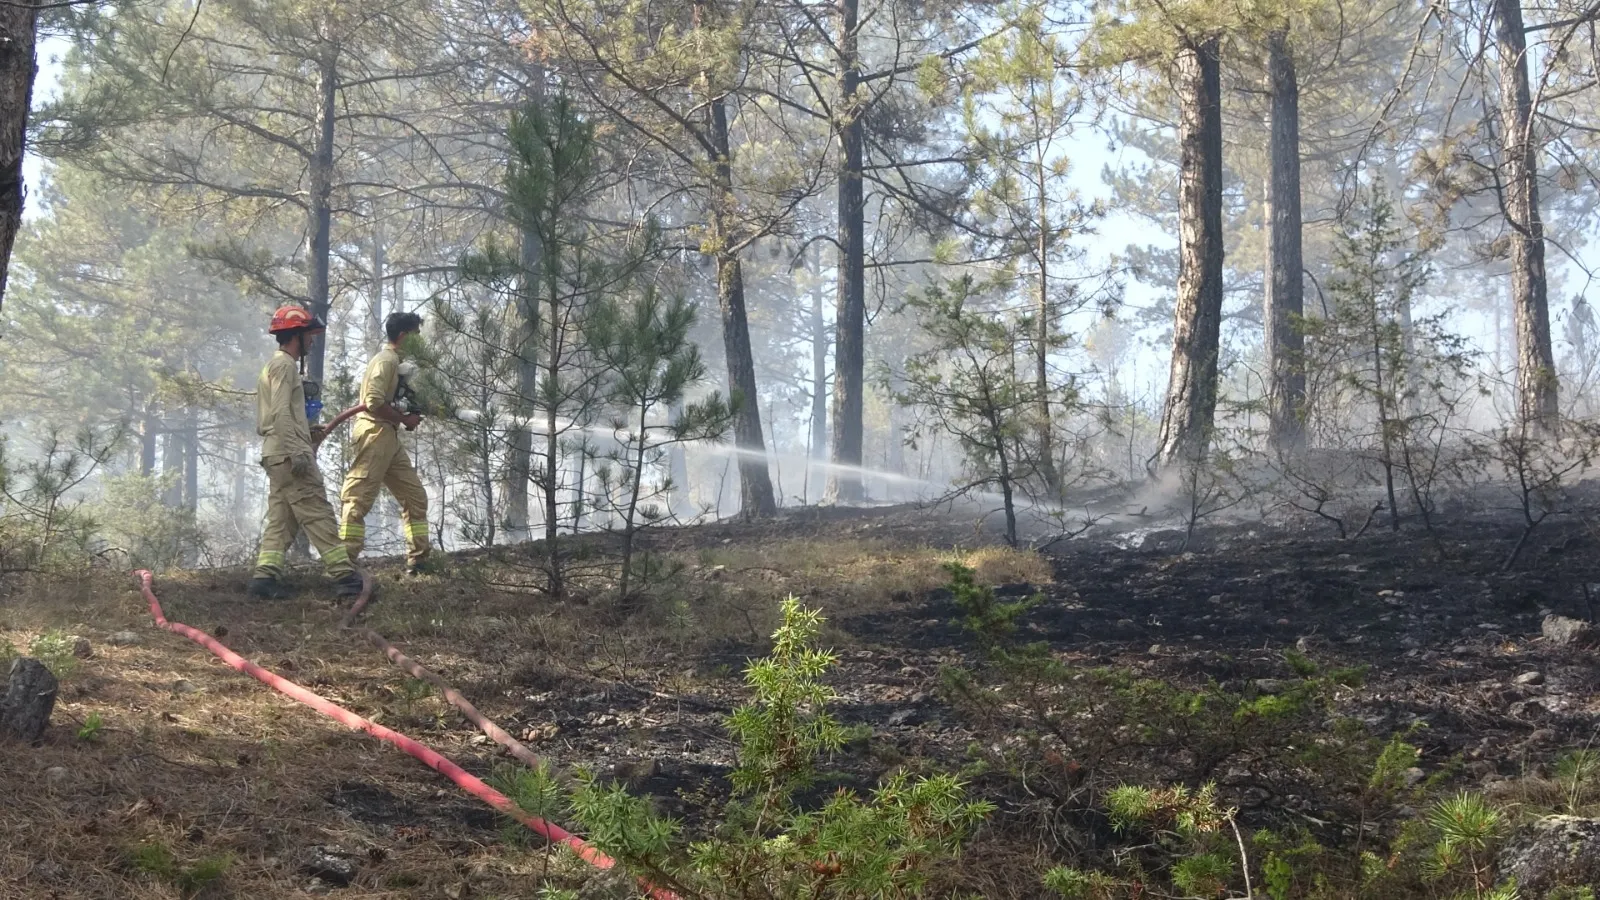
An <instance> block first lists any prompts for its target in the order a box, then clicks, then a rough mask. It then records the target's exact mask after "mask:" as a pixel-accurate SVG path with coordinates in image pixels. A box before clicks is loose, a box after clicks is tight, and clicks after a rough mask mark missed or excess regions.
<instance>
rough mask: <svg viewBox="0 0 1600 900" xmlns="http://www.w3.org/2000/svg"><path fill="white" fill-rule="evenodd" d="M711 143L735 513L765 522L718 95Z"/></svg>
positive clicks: (768, 492)
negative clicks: (735, 456) (732, 404)
mask: <svg viewBox="0 0 1600 900" xmlns="http://www.w3.org/2000/svg"><path fill="white" fill-rule="evenodd" d="M709 136H710V139H711V146H712V150H713V152H714V153H715V154H716V155H715V158H714V159H713V160H712V164H713V166H714V179H715V181H714V183H713V186H712V190H713V191H715V192H716V196H715V197H714V198H713V200H712V203H711V228H712V230H713V232H714V236H713V240H714V241H715V243H716V248H717V249H716V261H717V306H718V308H720V309H721V311H722V344H723V351H724V355H726V356H727V358H728V387H729V389H730V391H731V392H732V393H733V394H736V395H737V396H736V397H735V399H736V400H737V401H738V406H737V407H736V408H735V414H736V415H735V418H734V422H733V442H734V446H735V447H736V448H738V450H739V488H740V506H739V509H740V514H741V515H743V516H744V517H745V518H747V519H750V518H765V517H768V516H771V515H773V514H775V513H776V512H777V511H778V503H777V500H776V499H775V498H774V497H773V494H772V476H771V474H770V473H769V472H768V471H767V455H766V454H767V449H766V437H765V436H764V435H763V434H762V431H761V406H760V395H759V394H757V392H756V362H755V356H754V354H753V353H752V352H751V350H750V324H749V320H748V318H747V317H746V315H745V305H744V267H743V265H742V263H741V261H740V259H739V254H738V253H737V252H736V251H735V250H733V249H732V247H731V246H730V242H731V240H732V235H731V234H730V233H729V230H730V229H729V222H728V210H727V205H728V204H729V203H732V202H733V200H734V197H733V163H732V157H731V155H730V151H729V148H728V106H727V102H726V100H725V99H724V98H722V97H717V98H716V99H714V100H712V101H711V128H710V135H709Z"/></svg>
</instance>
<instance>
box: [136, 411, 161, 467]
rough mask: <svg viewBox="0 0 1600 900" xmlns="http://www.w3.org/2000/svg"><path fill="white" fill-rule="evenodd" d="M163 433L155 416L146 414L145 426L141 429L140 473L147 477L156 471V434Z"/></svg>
mask: <svg viewBox="0 0 1600 900" xmlns="http://www.w3.org/2000/svg"><path fill="white" fill-rule="evenodd" d="M160 433H161V428H160V425H159V424H158V423H157V422H156V420H155V417H154V416H149V415H147V416H145V419H144V427H143V428H141V429H140V431H139V474H140V475H142V476H144V477H145V478H149V477H150V476H152V475H154V474H155V473H156V436H157V435H159V434H160Z"/></svg>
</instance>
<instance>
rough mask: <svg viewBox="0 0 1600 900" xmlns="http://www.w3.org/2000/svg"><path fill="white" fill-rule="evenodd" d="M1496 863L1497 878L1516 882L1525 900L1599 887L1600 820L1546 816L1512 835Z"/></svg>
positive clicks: (1535, 899) (1536, 899)
mask: <svg viewBox="0 0 1600 900" xmlns="http://www.w3.org/2000/svg"><path fill="white" fill-rule="evenodd" d="M1498 862H1499V869H1500V877H1501V878H1502V879H1516V883H1517V888H1518V890H1520V891H1521V893H1522V896H1523V897H1526V898H1528V900H1538V898H1542V897H1547V896H1549V895H1550V894H1551V893H1552V892H1554V891H1555V890H1557V889H1559V888H1584V887H1588V888H1597V887H1600V819H1585V818H1581V817H1578V816H1547V817H1545V818H1543V819H1540V820H1539V821H1537V822H1535V823H1533V824H1532V825H1529V826H1527V827H1524V828H1522V829H1519V830H1518V831H1517V832H1515V833H1514V834H1512V836H1511V838H1510V839H1509V840H1507V841H1506V843H1505V847H1504V848H1503V849H1502V850H1501V851H1500V856H1499V860H1498Z"/></svg>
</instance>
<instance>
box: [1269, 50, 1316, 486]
mask: <svg viewBox="0 0 1600 900" xmlns="http://www.w3.org/2000/svg"><path fill="white" fill-rule="evenodd" d="M1267 54H1268V55H1267V75H1268V81H1269V84H1268V88H1269V90H1270V92H1271V95H1272V107H1271V113H1270V118H1269V121H1270V142H1271V146H1270V147H1269V150H1268V156H1269V160H1268V165H1269V169H1270V174H1269V176H1268V179H1267V222H1268V229H1269V234H1268V236H1267V278H1266V309H1265V310H1264V311H1263V315H1262V322H1263V324H1264V325H1265V326H1266V330H1267V334H1266V341H1265V343H1266V347H1267V372H1268V381H1267V411H1268V417H1269V424H1268V432H1267V433H1268V437H1269V439H1270V440H1271V442H1272V446H1273V449H1275V450H1277V451H1278V453H1279V454H1282V455H1294V454H1298V453H1299V452H1300V451H1301V450H1303V449H1305V441H1306V436H1305V403H1306V374H1305V362H1304V357H1305V339H1304V336H1303V334H1302V333H1301V331H1300V328H1299V325H1298V323H1297V321H1296V320H1297V319H1298V318H1299V317H1300V316H1302V315H1303V314H1304V313H1305V275H1304V268H1305V262H1304V258H1303V256H1302V254H1301V229H1302V222H1301V213H1300V84H1299V76H1298V74H1297V73H1296V72H1295V65H1294V57H1293V56H1292V55H1291V54H1290V52H1289V39H1288V35H1287V34H1286V33H1285V32H1283V31H1276V32H1273V33H1272V34H1271V35H1270V36H1269V37H1268V43H1267Z"/></svg>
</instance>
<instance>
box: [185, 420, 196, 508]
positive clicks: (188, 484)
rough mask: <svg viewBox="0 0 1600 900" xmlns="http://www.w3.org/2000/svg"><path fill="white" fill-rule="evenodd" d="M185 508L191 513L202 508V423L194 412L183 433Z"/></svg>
mask: <svg viewBox="0 0 1600 900" xmlns="http://www.w3.org/2000/svg"><path fill="white" fill-rule="evenodd" d="M183 508H184V509H186V510H188V511H189V512H190V513H194V512H196V511H197V510H198V509H199V508H200V423H199V421H198V417H197V416H196V414H195V413H194V412H193V411H191V412H190V413H189V427H188V428H187V429H185V430H184V433H183Z"/></svg>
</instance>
